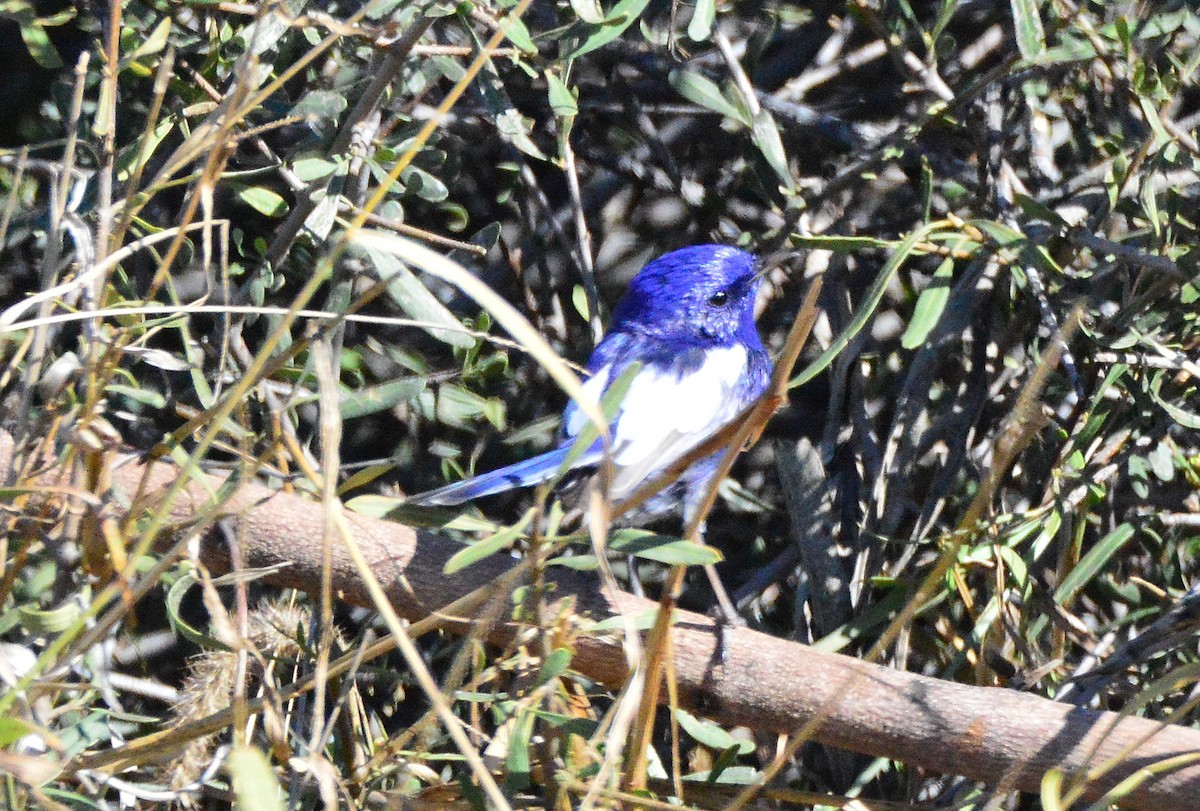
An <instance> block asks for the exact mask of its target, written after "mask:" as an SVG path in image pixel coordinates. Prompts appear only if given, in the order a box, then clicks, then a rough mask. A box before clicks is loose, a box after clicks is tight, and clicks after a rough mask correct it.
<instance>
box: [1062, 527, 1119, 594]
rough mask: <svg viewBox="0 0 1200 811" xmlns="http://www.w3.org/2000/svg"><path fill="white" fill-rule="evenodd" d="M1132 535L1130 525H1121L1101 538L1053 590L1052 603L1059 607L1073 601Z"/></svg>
mask: <svg viewBox="0 0 1200 811" xmlns="http://www.w3.org/2000/svg"><path fill="white" fill-rule="evenodd" d="M1133 534H1134V529H1133V525H1132V524H1121V525H1120V526H1119V527H1117V528H1116V529H1114V530H1113V531H1112V532H1110V533H1108V534H1107V535H1105V536H1104V537H1103V538H1101V539H1100V540H1099V541H1098V542H1097V543H1096V545H1095V546H1093V547H1092V548H1091V549H1089V550H1088V552H1087V554H1086V555H1084V556H1083V557H1082V558H1080V560H1079V563H1077V564H1075V568H1074V569H1072V570H1071V571H1070V572H1068V573H1067V576H1066V577H1064V578H1063V581H1062V583H1060V584H1059V586H1058V588H1057V589H1055V590H1054V602H1056V603H1058V604H1059V605H1067V604H1068V603H1070V602H1071V601H1072V600H1073V599H1075V595H1076V594H1078V593H1079V590H1080V589H1082V588H1083V587H1084V586H1086V585H1087V584H1088V583H1090V582H1091V581H1092V578H1094V577H1095V576H1096V575H1097V574H1099V572H1100V570H1101V569H1103V568H1104V567H1105V566H1107V565H1108V562H1109V561H1110V560H1111V559H1112V558H1113V556H1114V555H1116V554H1117V553H1118V552H1120V551H1121V547H1123V546H1124V545H1125V544H1126V543H1127V542H1128V541H1129V539H1130V538H1132V537H1133Z"/></svg>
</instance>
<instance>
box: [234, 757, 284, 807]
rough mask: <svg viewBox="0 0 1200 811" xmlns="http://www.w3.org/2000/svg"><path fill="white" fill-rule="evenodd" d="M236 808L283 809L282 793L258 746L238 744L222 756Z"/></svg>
mask: <svg viewBox="0 0 1200 811" xmlns="http://www.w3.org/2000/svg"><path fill="white" fill-rule="evenodd" d="M225 770H226V771H227V772H229V780H230V784H231V785H232V788H233V807H234V808H235V809H236V811H283V794H282V792H281V791H280V788H279V780H278V778H276V777H275V770H274V769H272V768H271V763H270V761H268V760H267V757H266V755H264V754H263V753H262V752H260V751H258V750H257V749H255V748H253V747H251V746H246V745H237V746H234V748H233V750H232V751H231V752H230V753H229V756H228V757H227V758H225Z"/></svg>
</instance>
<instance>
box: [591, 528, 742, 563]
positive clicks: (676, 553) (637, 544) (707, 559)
mask: <svg viewBox="0 0 1200 811" xmlns="http://www.w3.org/2000/svg"><path fill="white" fill-rule="evenodd" d="M608 548H609V549H610V550H612V551H613V552H620V553H622V554H626V555H633V556H634V557H638V558H644V559H646V560H655V561H658V562H659V563H668V564H671V565H672V566H709V565H712V564H716V563H720V562H721V561H722V560H723V557H722V555H721V552H720V551H719V550H717V549H714V548H713V547H711V546H705V545H704V544H700V543H696V542H695V541H686V540H683V539H681V538H673V537H671V536H670V535H656V534H655V533H653V532H648V531H647V530H644V529H622V530H617V531H616V532H615V533H613V537H612V539H611V540H610V541H609V542H608Z"/></svg>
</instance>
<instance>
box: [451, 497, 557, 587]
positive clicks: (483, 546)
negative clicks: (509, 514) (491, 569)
mask: <svg viewBox="0 0 1200 811" xmlns="http://www.w3.org/2000/svg"><path fill="white" fill-rule="evenodd" d="M536 512H537V511H536V510H533V509H531V510H529V511H528V512H526V513H525V515H523V516H521V520H520V521H518V522H517V523H515V524H513V525H512V526H511V527H505V528H504V529H502V530H500V531H499V532H497V533H496V534H495V535H492V536H490V537H488V538H484V539H483V540H482V541H476V542H475V543H473V544H471V545H470V546H468V547H466V548H465V549H463V550H462V551H460V552H456V553H455V554H454V555H453V556H452V557H451V558H450V560H448V561H446V565H445V566H444V567H443V568H442V571H443V572H444V573H445V574H454V573H455V572H457V571H461V570H462V569H465V568H467V567H468V566H470V565H471V564H473V563H478V562H479V561H481V560H483V559H484V558H487V557H491V556H492V555H494V554H496V553H497V552H499V551H500V550H501V549H507V548H508V547H509V546H510V545H512V543H513V542H514V541H516V540H517V539H518V538H521V537H523V535H524V533H525V528H526V527H527V526H529V524H530V522H532V521H533V516H534V514H535V513H536Z"/></svg>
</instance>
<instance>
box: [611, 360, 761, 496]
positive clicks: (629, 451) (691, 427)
mask: <svg viewBox="0 0 1200 811" xmlns="http://www.w3.org/2000/svg"><path fill="white" fill-rule="evenodd" d="M747 362H748V356H747V354H746V349H745V347H743V346H729V347H722V348H720V349H714V350H709V351H708V352H707V353H706V357H705V359H704V362H703V364H701V366H700V368H698V369H696V370H695V371H693V372H688V373H685V374H682V375H679V376H676V375H675V374H673V373H670V372H660V371H657V370H652V369H645V370H643V371H642V372H641V373H640V374H638V376H637V377H636V378H634V380H633V382H632V383H630V385H629V391H628V392H627V393H626V395H625V399H624V400H623V401H622V402H621V418H620V420H619V421H618V423H617V430H616V435H615V436H614V437H613V462H614V463H615V465H616V475H615V476H614V479H613V482H612V495H613V496H614V497H615V498H621V497H623V496H625V495H628V494H629V493H631V492H633V490H635V489H636V488H637V487H638V485H640V484H641V483H642V482H643V481H645V480H646V479H647V478H650V477H651V475H652V474H653V473H655V472H657V471H658V470H661V469H662V468H663V467H665V466H667V465H669V464H670V463H671V462H674V461H675V460H676V459H678V458H679V457H681V456H683V455H684V454H685V453H687V452H688V451H689V450H691V449H692V448H694V447H695V446H696V445H698V444H699V443H700V442H702V441H703V440H704V439H706V438H707V437H709V436H710V435H712V434H713V433H714V432H715V431H716V430H717V429H719V428H720V427H722V426H724V425H725V424H726V423H728V422H729V421H730V420H732V419H733V418H734V417H736V416H737V415H738V412H739V411H740V408H739V403H738V399H737V397H736V396H735V395H736V388H737V384H738V381H739V380H741V379H742V377H743V376H744V375H745V374H746V365H747ZM606 370H607V367H605V371H606ZM597 376H598V375H597ZM588 382H589V383H590V382H591V381H588Z"/></svg>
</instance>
